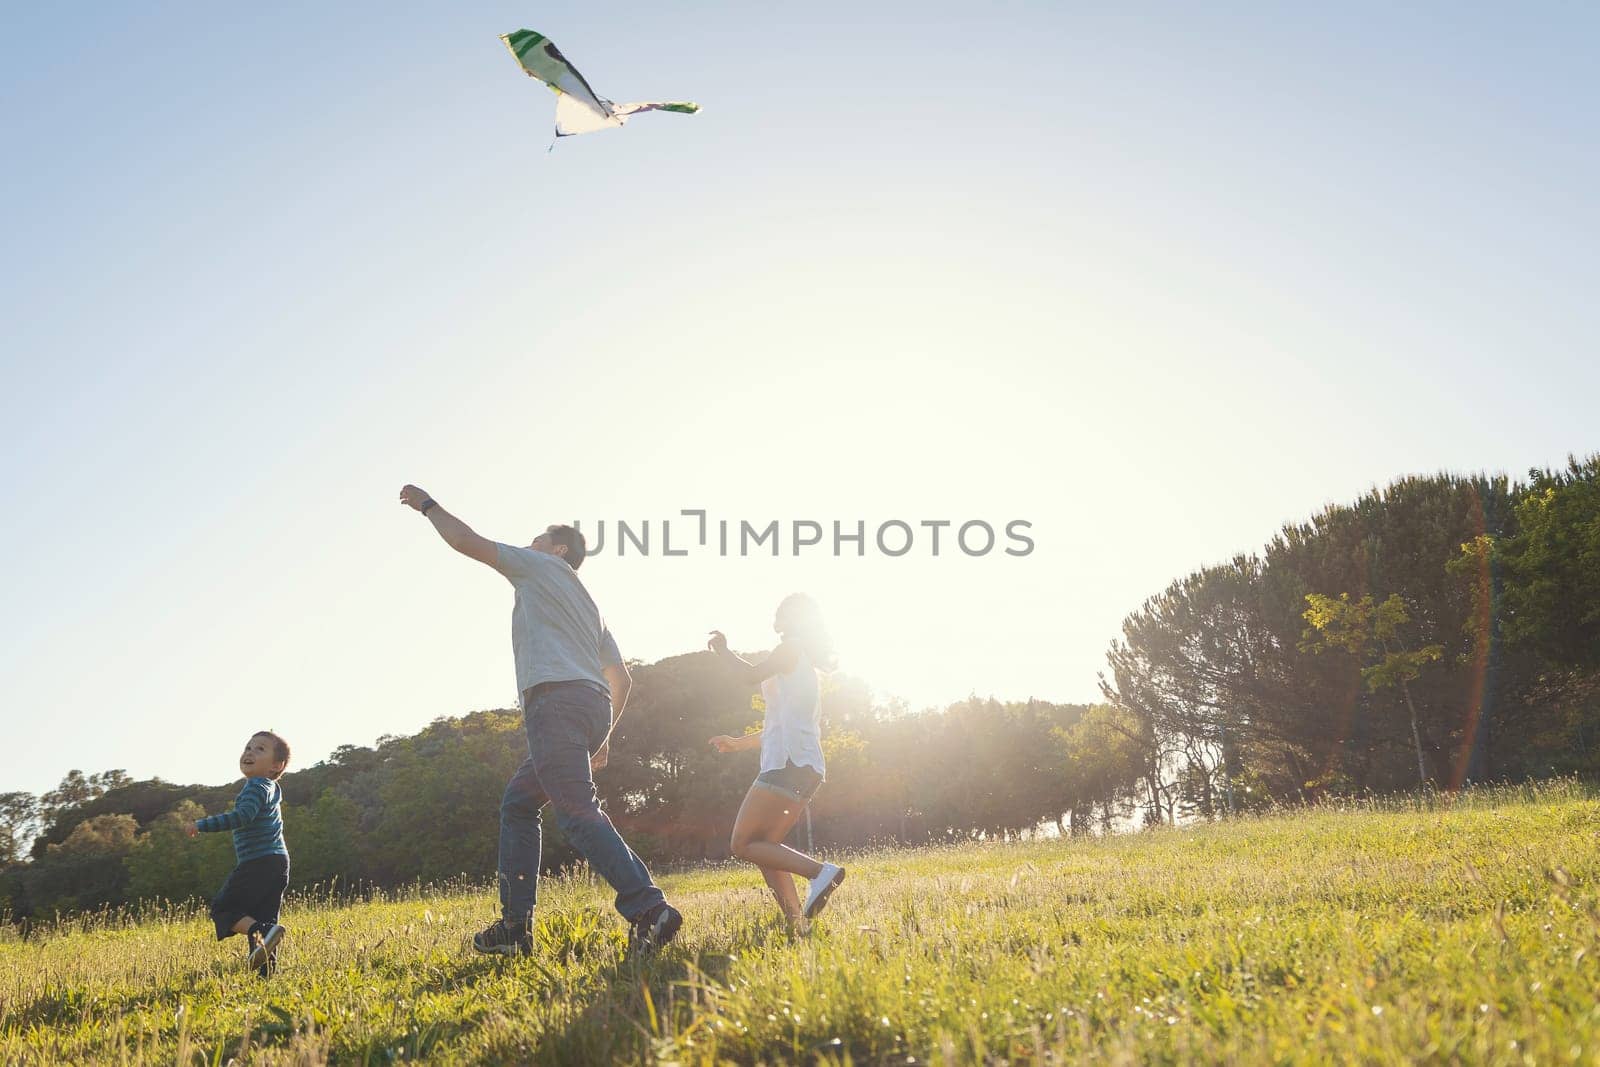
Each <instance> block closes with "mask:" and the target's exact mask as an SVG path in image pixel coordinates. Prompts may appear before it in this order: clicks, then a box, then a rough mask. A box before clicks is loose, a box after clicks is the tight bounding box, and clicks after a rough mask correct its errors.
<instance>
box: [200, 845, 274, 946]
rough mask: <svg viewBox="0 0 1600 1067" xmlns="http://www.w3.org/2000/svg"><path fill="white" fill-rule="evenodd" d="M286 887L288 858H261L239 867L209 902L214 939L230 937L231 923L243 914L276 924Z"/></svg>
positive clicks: (247, 861)
mask: <svg viewBox="0 0 1600 1067" xmlns="http://www.w3.org/2000/svg"><path fill="white" fill-rule="evenodd" d="M288 888H289V857H288V856H277V855H273V856H260V857H258V858H256V859H253V860H245V861H244V862H243V863H241V864H239V866H237V867H235V868H234V869H233V873H231V874H229V875H228V880H227V881H226V882H223V883H222V889H221V891H219V892H218V893H217V895H216V896H215V897H213V898H212V900H211V921H212V922H214V923H216V924H217V940H218V941H221V940H222V939H223V938H225V937H231V936H233V924H234V923H236V922H238V921H239V920H240V919H241V918H243V917H244V916H246V915H248V916H250V917H251V918H253V919H258V920H260V921H261V922H264V923H266V924H268V925H269V926H270V925H271V924H272V923H275V922H277V921H278V909H279V908H281V907H282V906H283V891H284V890H286V889H288Z"/></svg>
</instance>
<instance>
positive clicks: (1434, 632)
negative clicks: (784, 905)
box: [0, 456, 1600, 919]
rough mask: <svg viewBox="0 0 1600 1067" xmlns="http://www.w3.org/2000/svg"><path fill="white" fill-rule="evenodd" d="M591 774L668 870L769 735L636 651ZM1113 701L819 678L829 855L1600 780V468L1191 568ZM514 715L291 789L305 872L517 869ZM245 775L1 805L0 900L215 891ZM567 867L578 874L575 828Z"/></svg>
mask: <svg viewBox="0 0 1600 1067" xmlns="http://www.w3.org/2000/svg"><path fill="white" fill-rule="evenodd" d="M630 669H631V670H632V671H633V674H634V688H633V693H632V697H631V699H630V701H629V705H628V711H627V714H626V716H625V717H624V719H623V720H622V724H621V725H620V727H619V729H618V732H617V734H616V736H615V738H614V739H613V744H612V753H611V761H610V765H609V766H608V767H607V768H606V769H605V770H604V771H603V772H601V773H600V774H599V775H598V776H597V786H598V788H599V790H600V793H601V796H602V798H603V800H604V802H605V806H606V809H607V810H608V811H609V812H610V813H611V816H612V818H613V819H614V820H615V821H616V822H617V823H618V825H619V826H621V827H622V828H623V830H624V833H625V834H626V835H627V837H628V840H629V842H630V844H632V845H633V846H634V847H635V848H636V849H637V850H638V851H640V853H641V854H642V855H644V856H645V857H646V858H647V859H649V860H651V861H652V862H655V863H662V862H673V861H689V860H701V859H717V858H722V857H725V856H726V855H727V843H728V834H729V831H730V830H731V827H732V822H733V817H734V814H735V812H736V810H737V808H738V804H739V800H740V798H741V797H742V795H743V793H744V790H745V789H746V788H747V786H748V785H749V781H750V778H751V777H752V776H753V775H754V773H755V763H754V759H753V757H745V758H741V757H738V756H721V755H718V754H716V753H714V752H713V751H711V749H710V748H709V747H708V746H707V744H706V739H707V738H709V737H711V736H712V735H714V734H719V733H728V734H739V733H743V732H745V731H746V730H751V729H756V728H758V727H759V724H760V721H761V712H762V709H761V706H760V701H759V697H752V695H751V694H750V692H749V690H748V689H746V688H745V687H743V686H741V685H740V684H739V683H737V682H735V681H733V680H732V679H730V678H729V677H728V676H727V674H726V672H725V671H723V670H722V669H721V667H720V665H719V664H717V663H716V662H715V661H714V659H713V657H712V656H711V655H710V654H709V653H704V652H702V653H693V654H689V655H682V656H674V657H670V658H668V659H664V660H661V661H659V662H656V663H651V664H631V665H630ZM1100 685H1101V690H1102V697H1103V700H1102V701H1101V702H1099V703H1095V704H1092V705H1080V704H1053V703H1047V702H1044V701H1039V700H1029V701H1025V702H999V701H996V700H993V699H979V698H978V697H976V696H973V697H970V698H968V699H967V700H963V701H959V702H957V703H954V704H951V705H948V706H946V707H944V708H942V709H937V710H930V711H924V712H920V713H915V714H913V713H911V712H910V711H909V709H907V708H906V707H904V706H903V705H902V704H899V703H895V702H887V703H886V702H883V701H880V700H876V699H874V697H873V694H872V692H871V690H870V689H869V688H868V686H867V685H866V683H865V682H864V681H863V680H862V679H859V678H856V677H853V676H850V675H847V674H836V675H833V676H831V677H829V678H828V680H827V682H826V684H825V687H824V697H823V707H824V718H825V720H826V730H825V738H826V742H825V747H826V750H827V755H828V761H829V762H828V783H827V785H826V786H825V787H824V789H823V790H822V792H821V793H820V794H819V795H818V797H817V800H816V801H815V803H814V804H813V806H812V816H813V818H812V820H811V823H810V826H809V828H806V827H804V826H802V828H801V829H799V830H797V833H807V832H809V833H810V834H811V835H812V840H813V842H814V843H815V845H816V846H817V847H836V846H860V845H866V844H870V843H894V842H899V843H922V842H929V841H940V842H955V841H962V840H977V839H995V838H1007V837H1013V836H1017V835H1021V834H1028V833H1034V832H1038V831H1040V830H1043V831H1044V832H1060V833H1064V834H1070V833H1087V832H1098V831H1104V830H1106V829H1109V828H1111V827H1113V826H1119V825H1130V824H1133V825H1137V824H1140V823H1143V824H1156V823H1171V822H1175V821H1179V820H1182V819H1186V818H1218V817H1223V816H1225V815H1227V814H1228V813H1230V812H1236V811H1243V810H1248V809H1254V808H1259V807H1261V806H1263V805H1269V804H1273V803H1279V802H1301V801H1311V800H1317V799H1321V798H1325V797H1329V796H1341V795H1351V794H1375V793H1386V792H1392V791H1397V790H1409V789H1416V788H1418V787H1423V788H1438V789H1454V788H1458V787H1460V786H1461V785H1463V784H1465V783H1467V782H1476V781H1487V780H1522V779H1526V778H1530V777H1533V778H1537V777H1545V776H1552V775H1563V774H1575V773H1576V774H1581V775H1586V776H1594V775H1595V774H1596V772H1597V771H1600V456H1597V457H1591V458H1589V459H1587V460H1584V461H1578V460H1572V461H1570V462H1569V464H1568V465H1567V467H1565V468H1564V469H1561V470H1557V471H1534V472H1531V473H1530V475H1529V477H1528V479H1527V480H1526V481H1523V482H1513V481H1511V480H1510V479H1507V478H1504V477H1489V476H1471V477H1462V476H1456V475H1449V474H1440V475H1436V476H1431V477H1414V478H1404V479H1400V480H1398V481H1396V482H1393V483H1392V484H1390V485H1389V486H1387V487H1385V488H1383V489H1374V490H1373V491H1372V492H1370V493H1367V494H1365V495H1363V496H1362V497H1361V498H1360V499H1359V500H1357V501H1355V502H1354V503H1353V504H1348V505H1335V506H1330V507H1328V508H1325V509H1324V510H1323V511H1322V512H1320V513H1318V514H1317V515H1315V516H1314V517H1313V518H1311V519H1310V520H1309V521H1307V522H1304V523H1295V524H1290V525H1288V526H1285V527H1284V528H1283V529H1282V530H1280V531H1279V532H1278V533H1277V534H1276V535H1275V536H1274V537H1273V538H1272V540H1270V541H1269V542H1268V543H1267V544H1266V545H1265V546H1264V547H1263V549H1262V550H1260V551H1259V552H1256V553H1252V554H1247V555H1240V556H1237V557H1235V558H1234V559H1232V560H1229V561H1227V562H1226V563H1222V564H1218V565H1215V566H1211V567H1207V568H1204V569H1202V570H1199V571H1196V572H1194V573H1193V574H1190V575H1188V576H1186V577H1184V578H1181V579H1178V580H1177V581H1174V582H1173V583H1172V584H1171V585H1170V586H1168V587H1167V588H1166V589H1165V590H1163V591H1162V592H1160V593H1158V594H1156V595H1155V596H1152V597H1151V598H1149V599H1148V600H1146V601H1145V602H1144V604H1143V605H1141V606H1140V607H1139V609H1138V610H1136V611H1134V612H1133V613H1132V614H1130V615H1129V616H1128V617H1127V619H1126V620H1125V621H1124V623H1123V626H1122V633H1121V636H1120V637H1119V638H1118V639H1117V640H1115V641H1113V642H1112V645H1111V648H1110V650H1109V652H1108V656H1107V669H1106V671H1105V673H1104V674H1102V676H1101V681H1100ZM524 752H525V744H524V739H523V734H522V724H521V720H520V716H519V715H518V714H517V713H516V712H515V711H512V710H504V709H501V710H487V711H477V712H472V713H470V714H467V715H462V716H457V717H447V718H440V719H437V720H435V721H434V722H433V723H432V724H430V725H429V726H428V727H426V728H425V729H423V730H422V731H421V732H419V733H417V734H414V735H411V736H406V737H399V736H390V737H383V738H380V739H379V740H378V741H377V742H376V743H375V744H374V745H372V746H370V747H365V746H354V745H349V746H344V747H342V748H340V749H338V750H336V751H335V752H334V753H333V754H332V755H330V756H329V758H328V759H326V760H324V761H323V762H321V763H319V764H317V765H315V766H313V767H309V768H306V769H304V770H298V771H291V772H290V773H288V774H287V775H285V776H284V778H283V780H282V785H283V789H284V798H285V822H286V828H287V836H288V839H289V844H290V851H291V852H292V854H293V866H294V881H295V884H296V885H297V886H300V887H306V886H311V885H317V884H324V885H339V886H344V887H349V888H352V889H354V888H359V887H368V886H370V887H390V886H396V885H401V884H406V883H410V882H414V881H418V880H420V881H424V882H437V881H444V880H449V879H455V878H460V877H462V876H465V877H467V878H470V879H474V880H486V879H487V878H488V877H489V876H490V875H491V873H492V872H493V870H494V864H495V851H496V844H497V824H498V808H499V801H500V793H501V789H502V788H503V786H504V784H505V781H506V779H507V778H508V777H509V776H510V774H511V772H512V770H513V769H514V768H515V766H516V764H517V763H518V762H519V761H520V760H521V759H522V757H523V755H524ZM236 788H237V783H234V784H229V785H224V786H216V787H205V786H183V785H176V784H173V783H169V782H163V781H161V780H159V779H149V780H143V781H134V780H132V779H131V778H130V777H129V776H128V775H127V774H126V773H125V772H124V771H120V770H116V771H107V772H104V773H102V774H97V775H87V776H86V775H84V774H82V773H81V772H79V771H73V772H71V773H70V774H69V775H67V777H66V778H65V779H63V781H62V782H61V784H60V786H59V787H58V788H57V789H55V790H52V791H50V792H48V793H46V794H45V795H43V796H41V797H35V796H33V795H31V794H27V793H4V794H0V913H4V914H8V915H10V916H11V917H13V918H15V919H27V918H36V917H44V916H49V915H53V914H57V913H61V912H70V911H76V910H82V909H90V908H97V907H101V906H105V905H113V904H121V903H127V902H131V901H136V900H151V899H165V900H185V899H189V898H192V897H198V896H203V895H205V894H208V893H210V892H211V891H212V890H214V888H215V887H216V886H217V885H218V884H220V882H221V880H222V878H223V877H224V876H225V874H226V873H227V870H228V868H229V867H230V866H231V864H232V862H233V861H232V853H231V847H230V843H229V841H228V839H227V835H206V836H204V837H202V838H201V839H200V840H198V841H191V840H189V839H187V838H186V837H184V836H183V833H182V829H181V828H182V824H183V822H184V821H185V820H187V819H189V818H192V817H194V816H195V815H196V814H199V813H201V812H214V811H220V810H223V809H224V808H226V807H227V805H228V804H229V803H231V801H232V798H233V794H234V793H235V791H236ZM545 830H546V845H545V853H544V858H545V862H546V865H547V866H550V867H559V866H563V865H565V864H568V863H570V862H572V861H573V860H574V858H575V855H574V853H573V852H572V850H570V849H569V848H568V847H567V846H566V844H565V842H563V841H562V840H561V837H560V831H559V829H558V828H557V827H556V826H555V825H554V820H553V819H552V820H547V821H546V827H545Z"/></svg>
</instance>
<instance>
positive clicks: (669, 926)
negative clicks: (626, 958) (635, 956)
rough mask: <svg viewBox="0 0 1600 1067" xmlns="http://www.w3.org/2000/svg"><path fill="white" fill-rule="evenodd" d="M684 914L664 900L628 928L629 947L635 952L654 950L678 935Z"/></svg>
mask: <svg viewBox="0 0 1600 1067" xmlns="http://www.w3.org/2000/svg"><path fill="white" fill-rule="evenodd" d="M682 925H683V916H682V915H681V914H680V913H679V911H678V909H677V908H674V907H673V906H672V905H671V904H668V903H667V902H666V901H662V902H661V903H660V904H657V905H656V906H655V907H653V908H651V909H650V910H649V911H647V912H645V913H644V914H643V915H641V916H639V917H638V918H637V919H635V920H633V925H632V926H631V927H630V928H629V930H628V948H629V949H630V950H631V951H633V952H654V951H655V950H656V949H658V948H660V947H661V946H662V945H665V944H666V943H667V942H669V941H671V940H672V939H673V938H675V937H677V936H678V928H679V927H681V926H682Z"/></svg>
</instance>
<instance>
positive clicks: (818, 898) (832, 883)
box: [801, 863, 844, 919]
mask: <svg viewBox="0 0 1600 1067" xmlns="http://www.w3.org/2000/svg"><path fill="white" fill-rule="evenodd" d="M842 881H844V868H843V867H839V866H836V865H834V864H832V863H824V864H823V865H822V870H820V871H818V872H817V876H816V877H815V878H813V879H811V889H810V891H809V892H807V893H806V906H805V910H804V911H803V912H802V913H801V914H803V915H804V916H805V917H806V918H808V919H814V918H816V916H817V914H818V913H819V912H820V911H822V909H823V908H825V907H827V906H828V897H829V896H831V895H832V894H833V891H834V890H835V889H837V888H838V887H839V883H840V882H842Z"/></svg>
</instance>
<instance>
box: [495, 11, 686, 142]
mask: <svg viewBox="0 0 1600 1067" xmlns="http://www.w3.org/2000/svg"><path fill="white" fill-rule="evenodd" d="M500 39H501V40H502V41H504V42H505V43H506V47H507V48H509V49H511V54H512V55H513V56H515V57H516V60H517V64H518V66H520V67H521V68H522V69H523V71H524V73H526V74H527V75H528V77H530V78H535V79H537V80H539V81H542V82H544V83H545V84H546V85H548V86H549V87H550V90H551V92H553V93H555V94H556V136H557V137H570V136H572V135H573V134H575V133H593V132H594V131H595V130H603V129H606V128H608V127H611V126H621V125H622V124H623V123H624V122H627V121H628V116H629V115H636V114H638V113H639V112H641V111H676V112H678V113H679V114H680V115H693V114H694V113H695V112H696V111H699V110H700V105H699V104H690V103H652V104H613V103H612V102H611V101H609V100H607V99H606V98H605V97H603V96H601V95H600V94H598V93H596V92H595V91H594V90H593V89H591V88H589V83H588V81H586V80H585V79H584V77H583V75H582V74H579V73H578V72H577V70H576V69H575V68H574V67H573V66H572V64H571V63H568V62H567V57H566V56H564V55H562V54H561V50H560V49H559V48H557V47H556V46H555V42H554V41H552V40H550V38H548V37H546V36H544V35H543V34H539V33H534V32H533V31H532V30H515V31H513V32H511V33H503V34H501V35H500Z"/></svg>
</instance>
